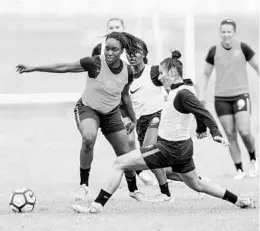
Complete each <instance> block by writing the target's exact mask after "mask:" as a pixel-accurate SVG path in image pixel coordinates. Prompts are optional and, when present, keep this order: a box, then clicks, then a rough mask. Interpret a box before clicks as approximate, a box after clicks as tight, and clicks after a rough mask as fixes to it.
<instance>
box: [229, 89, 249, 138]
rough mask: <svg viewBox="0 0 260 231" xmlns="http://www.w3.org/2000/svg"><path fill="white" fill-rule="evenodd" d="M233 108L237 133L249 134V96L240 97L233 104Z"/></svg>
mask: <svg viewBox="0 0 260 231" xmlns="http://www.w3.org/2000/svg"><path fill="white" fill-rule="evenodd" d="M233 107H234V112H235V115H234V116H235V121H236V126H237V129H238V131H239V132H241V133H243V134H246V133H249V132H250V130H251V123H250V119H251V118H250V117H251V115H250V112H251V103H250V99H249V96H248V95H247V94H245V95H244V96H242V97H241V98H240V99H238V100H237V101H235V102H234V104H233Z"/></svg>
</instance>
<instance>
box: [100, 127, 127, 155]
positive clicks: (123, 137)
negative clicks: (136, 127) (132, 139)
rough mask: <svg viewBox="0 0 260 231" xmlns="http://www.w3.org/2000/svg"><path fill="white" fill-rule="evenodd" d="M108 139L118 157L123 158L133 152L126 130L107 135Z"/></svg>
mask: <svg viewBox="0 0 260 231" xmlns="http://www.w3.org/2000/svg"><path fill="white" fill-rule="evenodd" d="M105 137H106V139H107V140H108V142H109V143H110V144H111V145H112V147H113V149H114V151H115V153H116V155H117V156H121V155H123V154H125V153H128V152H130V151H131V148H130V147H129V143H128V142H129V141H128V136H127V133H126V130H125V129H124V130H121V131H117V132H113V133H110V134H105Z"/></svg>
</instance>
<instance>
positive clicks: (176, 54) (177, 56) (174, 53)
mask: <svg viewBox="0 0 260 231" xmlns="http://www.w3.org/2000/svg"><path fill="white" fill-rule="evenodd" d="M171 53H172V59H180V57H181V52H180V51H178V50H174V51H171Z"/></svg>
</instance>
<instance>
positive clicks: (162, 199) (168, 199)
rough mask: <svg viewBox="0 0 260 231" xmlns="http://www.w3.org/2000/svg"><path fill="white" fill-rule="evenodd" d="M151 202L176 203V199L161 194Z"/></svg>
mask: <svg viewBox="0 0 260 231" xmlns="http://www.w3.org/2000/svg"><path fill="white" fill-rule="evenodd" d="M149 201H152V202H174V199H173V198H172V197H171V196H167V195H166V194H163V193H160V194H159V195H157V196H155V198H154V199H151V200H149Z"/></svg>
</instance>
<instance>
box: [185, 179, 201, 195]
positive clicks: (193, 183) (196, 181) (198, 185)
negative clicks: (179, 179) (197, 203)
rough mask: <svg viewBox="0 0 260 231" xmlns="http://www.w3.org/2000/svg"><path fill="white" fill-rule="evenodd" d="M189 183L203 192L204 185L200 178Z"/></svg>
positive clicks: (194, 188)
mask: <svg viewBox="0 0 260 231" xmlns="http://www.w3.org/2000/svg"><path fill="white" fill-rule="evenodd" d="M187 185H188V186H189V187H190V188H191V189H193V190H195V191H196V192H203V187H202V184H201V180H200V179H199V178H198V179H197V180H195V181H192V182H190V183H188V184H187Z"/></svg>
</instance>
